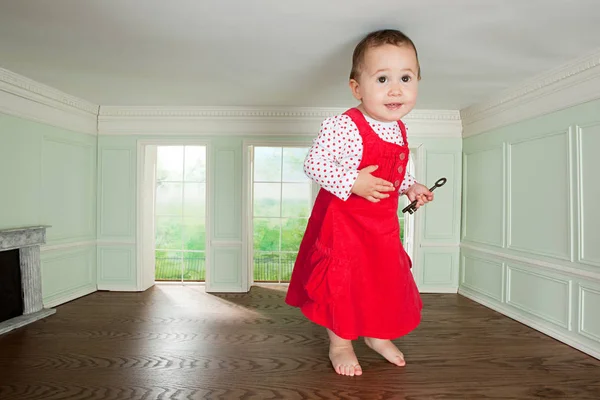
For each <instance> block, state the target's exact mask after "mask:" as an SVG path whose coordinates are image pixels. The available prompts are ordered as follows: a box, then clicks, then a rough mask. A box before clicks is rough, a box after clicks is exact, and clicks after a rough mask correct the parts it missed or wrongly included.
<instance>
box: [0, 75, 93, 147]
mask: <svg viewBox="0 0 600 400" xmlns="http://www.w3.org/2000/svg"><path fill="white" fill-rule="evenodd" d="M0 113H4V114H8V115H13V116H16V117H19V118H24V119H28V120H32V121H36V122H40V123H45V124H48V125H52V126H56V127H59V128H64V129H68V130H72V131H75V132H81V133H86V134H91V135H95V134H97V120H98V119H97V116H98V106H97V105H94V104H92V103H89V102H87V101H85V100H82V99H79V98H77V97H74V96H71V95H69V94H66V93H63V92H61V91H59V90H57V89H54V88H52V87H50V86H46V85H43V84H41V83H39V82H36V81H33V80H31V79H29V78H26V77H24V76H21V75H18V74H16V73H14V72H11V71H9V70H6V69H2V68H0Z"/></svg>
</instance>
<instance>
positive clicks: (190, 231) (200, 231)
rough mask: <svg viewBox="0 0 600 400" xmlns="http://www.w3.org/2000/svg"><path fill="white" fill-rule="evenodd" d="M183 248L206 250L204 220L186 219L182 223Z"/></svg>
mask: <svg viewBox="0 0 600 400" xmlns="http://www.w3.org/2000/svg"><path fill="white" fill-rule="evenodd" d="M183 248H184V250H206V227H205V226H204V220H195V219H186V220H185V221H184V225H183Z"/></svg>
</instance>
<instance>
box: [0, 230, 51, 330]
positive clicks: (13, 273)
mask: <svg viewBox="0 0 600 400" xmlns="http://www.w3.org/2000/svg"><path fill="white" fill-rule="evenodd" d="M44 243H46V226H33V227H24V228H15V229H2V230H0V269H2V271H0V279H2V282H0V291H1V292H0V302H2V304H0V334H3V333H6V332H9V331H11V330H13V329H17V328H20V327H22V326H24V325H27V324H30V323H32V322H34V321H37V320H39V319H42V318H45V317H47V316H49V315H52V314H54V313H55V312H56V310H54V309H45V308H44V305H43V303H42V269H41V263H40V246H41V245H42V244H44ZM19 285H20V286H19Z"/></svg>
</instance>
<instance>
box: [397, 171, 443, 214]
mask: <svg viewBox="0 0 600 400" xmlns="http://www.w3.org/2000/svg"><path fill="white" fill-rule="evenodd" d="M444 183H446V178H440V179H438V180H437V181H436V182H435V185H433V186H432V187H431V188H429V191H430V192H433V191H434V190H435V188H439V187H442V186H444ZM416 205H417V200H415V201H413V202H412V203H410V204H409V205H407V206H406V207H404V208H403V209H402V212H403V213H405V212H407V211H408V213H409V214H412V213H414V212H415V211H417V209H416Z"/></svg>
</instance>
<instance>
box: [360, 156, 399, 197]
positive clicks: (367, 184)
mask: <svg viewBox="0 0 600 400" xmlns="http://www.w3.org/2000/svg"><path fill="white" fill-rule="evenodd" d="M376 169H377V165H370V166H368V167H365V168H363V169H361V170H360V171H358V177H357V178H356V181H355V182H354V186H352V193H354V194H355V195H357V196H360V197H363V198H365V199H367V200H369V201H372V202H373V203H377V202H379V201H380V200H381V199H385V198H387V197H390V195H389V194H385V193H382V192H391V191H392V190H395V188H394V185H393V184H392V183H391V182H388V181H386V180H385V179H381V178H377V177H375V176H373V175H371V172H373V171H375V170H376Z"/></svg>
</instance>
